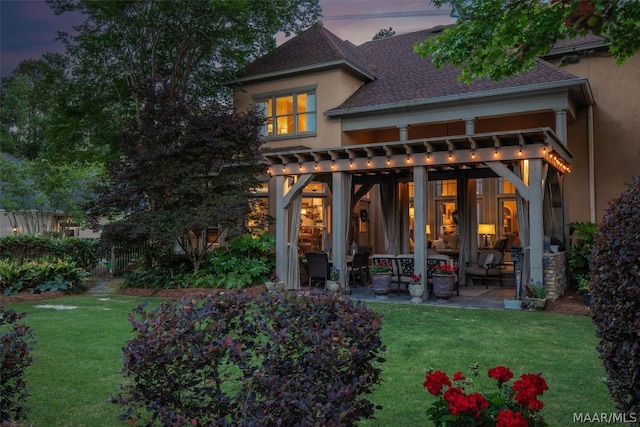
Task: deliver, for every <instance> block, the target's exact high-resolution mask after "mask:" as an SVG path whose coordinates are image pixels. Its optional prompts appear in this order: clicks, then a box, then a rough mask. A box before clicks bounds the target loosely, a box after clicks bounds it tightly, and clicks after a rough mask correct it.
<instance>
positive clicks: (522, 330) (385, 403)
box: [7, 295, 616, 427]
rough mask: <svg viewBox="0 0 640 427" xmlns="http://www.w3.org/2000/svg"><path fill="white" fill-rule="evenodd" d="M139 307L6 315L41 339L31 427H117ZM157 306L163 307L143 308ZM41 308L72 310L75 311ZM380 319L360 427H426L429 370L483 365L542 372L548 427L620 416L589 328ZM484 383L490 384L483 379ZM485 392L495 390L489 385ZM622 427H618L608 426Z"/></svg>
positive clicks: (75, 302) (518, 320) (446, 316)
mask: <svg viewBox="0 0 640 427" xmlns="http://www.w3.org/2000/svg"><path fill="white" fill-rule="evenodd" d="M143 300H145V299H143V298H135V297H126V296H117V295H112V296H110V297H108V299H105V298H100V297H96V296H89V295H86V296H71V297H64V298H60V299H54V300H47V301H43V302H37V303H18V304H11V305H7V308H11V309H14V310H16V311H20V312H26V313H27V316H26V317H25V319H24V322H25V323H27V324H29V325H30V326H31V327H32V328H33V329H34V331H35V332H36V334H37V340H38V342H37V343H36V344H35V346H34V347H35V351H34V355H35V357H36V358H37V361H36V362H35V363H34V364H33V365H32V366H31V367H29V369H28V371H27V375H26V380H27V386H28V389H29V391H30V393H31V397H30V398H29V400H28V402H27V403H28V405H29V406H31V407H32V409H31V411H30V413H29V420H28V421H29V423H31V424H32V425H33V426H34V427H43V426H52V427H53V426H73V427H75V426H83V427H92V426H96V427H102V426H115V425H118V421H117V416H118V407H117V406H115V405H113V404H110V403H108V402H107V400H108V398H109V396H110V395H111V394H115V393H116V391H117V388H118V385H119V384H120V383H121V382H122V380H123V377H122V375H121V372H120V369H121V366H122V362H121V358H120V349H121V348H122V347H123V345H124V343H125V341H126V340H127V339H129V338H130V337H131V326H130V325H129V323H128V320H127V317H128V314H129V312H130V309H131V308H133V307H135V306H136V305H137V304H138V303H139V302H141V301H143ZM146 300H148V301H150V303H152V304H155V303H157V302H158V301H160V299H154V298H146ZM38 305H66V306H70V305H71V306H76V307H77V308H76V309H74V310H57V309H51V308H37V307H36V306H38ZM369 306H371V307H373V308H374V309H376V310H378V311H381V312H383V313H384V327H383V330H382V334H383V342H384V343H385V345H386V346H387V352H386V354H385V358H386V359H387V361H386V362H385V363H384V364H383V370H384V374H383V381H384V382H383V384H382V385H381V386H380V387H379V388H378V389H377V390H376V392H375V393H374V394H373V396H372V397H371V398H372V400H373V401H374V403H375V404H378V405H381V406H382V407H383V409H382V410H380V411H378V412H377V413H376V416H377V419H376V420H370V421H366V422H362V423H361V425H362V426H413V425H428V423H427V422H426V416H425V411H426V408H427V406H428V405H429V403H430V402H431V401H432V400H431V398H430V396H429V395H428V394H427V392H426V391H425V390H424V389H423V388H422V382H423V380H424V374H425V370H426V368H428V367H433V368H435V369H440V370H443V371H445V372H447V373H449V374H452V373H453V372H456V371H458V370H462V371H463V372H464V371H466V370H467V367H468V366H469V364H470V363H473V362H479V363H480V365H481V370H480V372H486V370H487V369H488V368H490V367H492V366H496V365H505V366H508V367H509V368H511V370H512V371H513V372H514V374H515V375H516V377H518V376H519V375H520V374H522V373H528V372H532V373H537V372H541V373H542V375H543V377H544V378H545V379H546V381H547V383H548V384H549V390H548V391H547V392H546V393H545V394H544V396H543V397H542V400H543V401H544V402H545V408H544V410H543V413H544V415H545V418H546V420H547V422H548V423H549V425H551V426H571V425H579V424H578V423H574V422H573V420H574V417H573V414H574V413H590V414H593V413H613V412H616V409H615V405H614V404H613V402H612V400H611V398H610V396H609V393H608V390H607V388H606V386H605V385H604V384H603V380H604V378H605V372H604V369H603V367H602V364H601V362H600V360H599V358H598V354H597V352H596V350H595V346H596V343H597V340H596V338H595V330H594V327H593V325H592V323H591V319H589V318H588V317H582V316H567V315H560V314H550V313H544V312H514V311H510V310H480V309H476V310H474V309H460V308H447V307H434V306H414V305H408V304H384V303H369ZM483 380H484V378H483ZM484 386H485V387H486V388H484V387H483V388H482V390H488V387H489V386H493V384H492V383H491V381H489V379H488V378H487V379H486V381H484ZM609 425H616V424H609Z"/></svg>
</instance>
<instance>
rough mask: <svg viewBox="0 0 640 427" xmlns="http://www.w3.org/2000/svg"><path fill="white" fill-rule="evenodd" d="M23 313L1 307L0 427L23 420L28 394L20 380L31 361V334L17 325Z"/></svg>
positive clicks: (24, 326)
mask: <svg viewBox="0 0 640 427" xmlns="http://www.w3.org/2000/svg"><path fill="white" fill-rule="evenodd" d="M23 317H24V313H16V312H15V311H13V310H6V311H5V310H4V308H3V307H2V306H1V305H0V424H2V425H4V423H5V422H11V421H19V420H21V419H23V418H24V417H25V413H26V408H25V402H26V400H27V397H29V393H28V392H27V386H26V384H25V382H24V380H23V379H22V377H23V375H24V371H25V369H26V368H27V366H29V365H30V364H31V363H32V362H33V360H34V359H33V356H31V350H32V349H31V345H32V344H33V342H35V341H34V339H33V337H34V334H33V331H32V330H31V329H30V328H29V327H28V326H27V325H23V324H20V323H16V322H17V321H18V320H20V319H22V318H23Z"/></svg>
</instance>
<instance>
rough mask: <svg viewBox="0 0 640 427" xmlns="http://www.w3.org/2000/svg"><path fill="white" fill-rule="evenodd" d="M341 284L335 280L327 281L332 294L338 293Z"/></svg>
mask: <svg viewBox="0 0 640 427" xmlns="http://www.w3.org/2000/svg"><path fill="white" fill-rule="evenodd" d="M339 289H340V284H339V283H338V282H336V281H335V280H327V290H328V291H331V292H338V290H339Z"/></svg>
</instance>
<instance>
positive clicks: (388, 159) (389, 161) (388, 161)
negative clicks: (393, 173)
mask: <svg viewBox="0 0 640 427" xmlns="http://www.w3.org/2000/svg"><path fill="white" fill-rule="evenodd" d="M387 164H388V165H389V164H391V157H390V156H387Z"/></svg>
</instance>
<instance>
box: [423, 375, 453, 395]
mask: <svg viewBox="0 0 640 427" xmlns="http://www.w3.org/2000/svg"><path fill="white" fill-rule="evenodd" d="M422 385H423V386H424V387H425V388H426V389H427V390H428V391H429V393H431V394H433V395H434V396H437V395H439V394H440V393H441V392H442V387H443V386H445V385H446V386H449V387H451V381H449V377H447V374H445V373H444V372H442V371H435V372H432V373H430V374H427V376H426V377H425V380H424V383H423V384H422Z"/></svg>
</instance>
